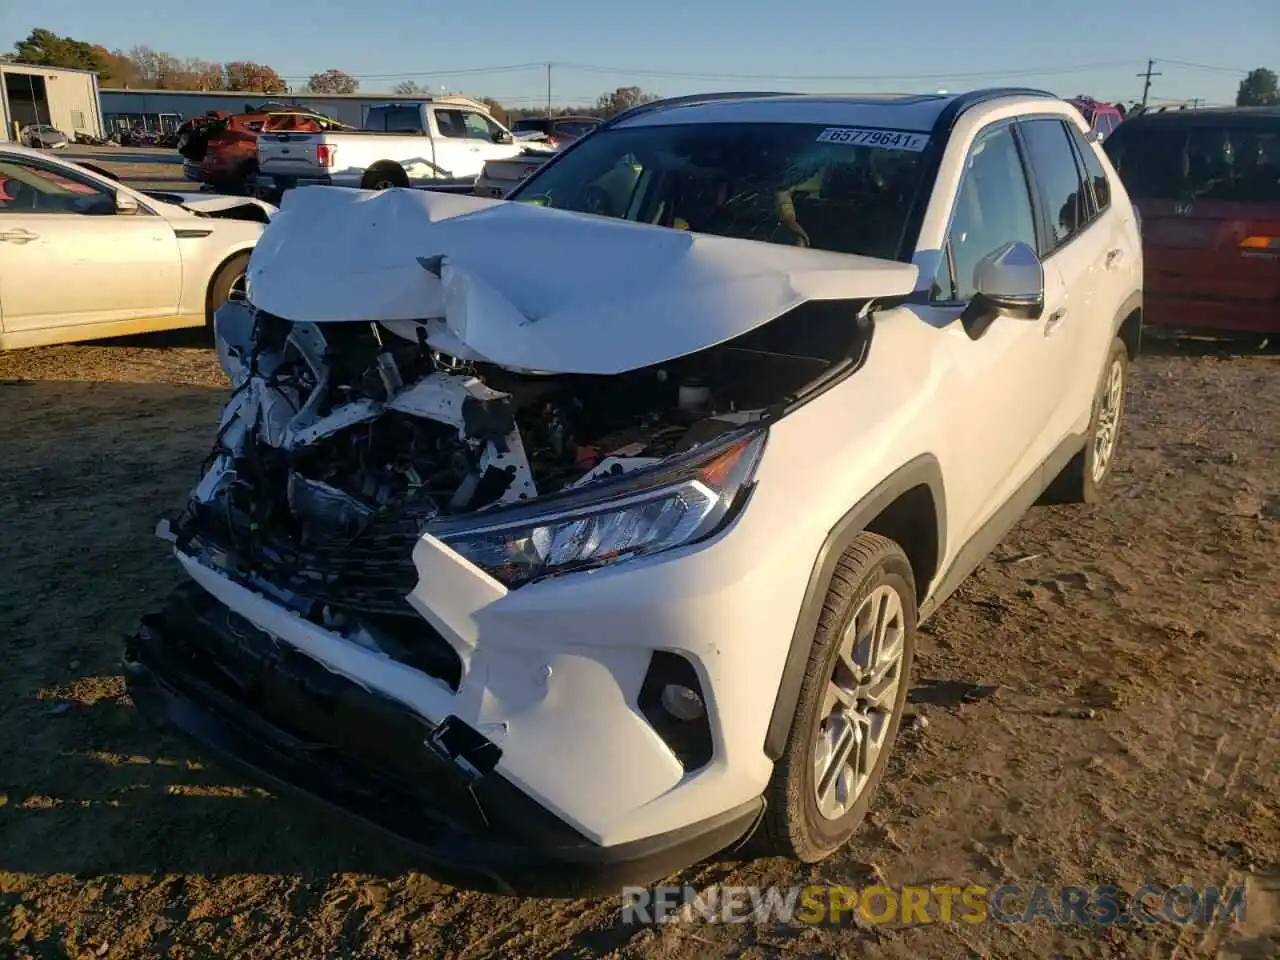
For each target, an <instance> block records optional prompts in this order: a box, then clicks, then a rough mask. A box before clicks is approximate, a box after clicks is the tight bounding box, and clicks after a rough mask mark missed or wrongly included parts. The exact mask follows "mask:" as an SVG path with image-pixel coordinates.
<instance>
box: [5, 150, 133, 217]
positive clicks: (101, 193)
mask: <svg viewBox="0 0 1280 960" xmlns="http://www.w3.org/2000/svg"><path fill="white" fill-rule="evenodd" d="M115 208H116V201H115V196H114V195H113V194H112V192H111V191H110V190H108V189H106V188H105V187H102V186H99V185H98V184H96V183H93V182H91V181H89V180H85V179H82V178H80V177H77V176H74V175H73V174H70V173H66V172H63V171H61V170H54V169H51V168H49V167H45V166H42V165H37V164H34V163H31V162H29V161H26V160H17V159H13V158H11V157H0V214H5V213H17V214H31V213H40V214H44V213H80V214H100V213H112V212H114V211H115Z"/></svg>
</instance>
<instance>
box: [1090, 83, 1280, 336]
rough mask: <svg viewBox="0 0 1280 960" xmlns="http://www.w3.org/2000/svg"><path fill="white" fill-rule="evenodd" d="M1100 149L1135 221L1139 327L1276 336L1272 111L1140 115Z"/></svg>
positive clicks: (1278, 144)
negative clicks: (1140, 281)
mask: <svg viewBox="0 0 1280 960" xmlns="http://www.w3.org/2000/svg"><path fill="white" fill-rule="evenodd" d="M1104 146H1105V149H1106V151H1107V154H1108V155H1109V156H1110V157H1111V161H1112V163H1114V164H1115V166H1116V169H1117V170H1118V171H1119V173H1120V177H1121V179H1122V180H1123V181H1124V184H1125V188H1126V189H1127V190H1128V191H1129V195H1130V197H1132V199H1133V201H1134V204H1135V205H1136V206H1137V208H1138V212H1139V213H1140V214H1141V216H1142V234H1143V236H1142V248H1143V257H1144V259H1145V261H1146V277H1145V288H1146V289H1145V292H1144V295H1143V298H1144V306H1145V309H1144V311H1143V321H1144V322H1145V323H1147V324H1153V325H1156V326H1163V327H1175V328H1179V329H1183V330H1220V331H1232V332H1255V333H1280V108H1278V107H1237V108H1230V109H1227V108H1224V109H1213V110H1178V111H1167V112H1164V113H1146V114H1143V115H1141V116H1138V117H1133V118H1131V119H1129V120H1126V121H1125V123H1124V125H1123V126H1121V127H1120V129H1119V130H1117V131H1116V134H1115V136H1114V137H1111V138H1110V139H1108V140H1107V141H1106V143H1105V145H1104Z"/></svg>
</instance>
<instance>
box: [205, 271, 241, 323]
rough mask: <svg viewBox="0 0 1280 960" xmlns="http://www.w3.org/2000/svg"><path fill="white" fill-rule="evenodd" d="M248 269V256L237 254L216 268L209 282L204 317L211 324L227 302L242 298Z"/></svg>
mask: <svg viewBox="0 0 1280 960" xmlns="http://www.w3.org/2000/svg"><path fill="white" fill-rule="evenodd" d="M248 269H249V254H248V253H237V254H236V255H235V256H234V257H232V258H231V259H230V260H228V261H227V262H226V263H224V264H223V265H222V266H220V267H219V268H218V272H217V273H215V274H214V275H213V279H212V280H211V281H210V282H209V294H208V297H207V298H206V299H207V304H206V308H205V311H206V316H207V319H208V321H209V323H211V324H212V323H213V315H214V314H215V313H217V312H218V308H219V307H221V306H222V305H223V304H224V303H226V302H227V301H228V300H231V299H235V298H237V297H243V296H244V280H245V273H246V271H247V270H248Z"/></svg>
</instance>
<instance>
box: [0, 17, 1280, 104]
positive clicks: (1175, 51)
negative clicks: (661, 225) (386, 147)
mask: <svg viewBox="0 0 1280 960" xmlns="http://www.w3.org/2000/svg"><path fill="white" fill-rule="evenodd" d="M0 6H3V7H4V8H6V9H4V10H0V47H4V48H6V49H7V48H9V47H10V46H11V45H12V44H13V42H14V41H16V40H18V39H21V38H22V37H25V36H26V35H27V33H29V32H30V30H31V29H32V28H33V27H37V26H39V27H45V28H47V29H50V30H53V31H55V32H56V33H59V34H63V35H70V36H73V37H76V38H77V39H83V40H87V41H90V42H96V43H101V44H103V45H104V46H107V47H111V48H126V49H127V48H129V47H132V46H134V45H145V46H150V47H152V48H154V49H157V50H163V51H165V52H168V53H172V54H174V55H177V56H195V57H200V58H202V59H206V60H218V61H226V60H255V61H258V62H261V63H266V64H269V65H270V66H272V67H274V68H275V69H276V70H277V71H278V72H279V73H280V74H281V75H282V76H284V77H285V78H286V80H288V81H289V82H290V83H291V84H294V85H298V86H300V85H301V84H303V83H305V82H306V77H307V76H308V75H309V74H311V73H315V72H318V71H321V70H324V69H327V68H329V67H337V68H338V69H341V70H346V71H347V72H348V73H351V74H354V75H356V76H357V77H358V78H359V79H360V84H361V89H362V90H367V91H371V92H382V91H386V90H389V89H390V88H391V87H392V86H394V85H395V84H396V83H397V82H399V81H400V80H403V79H413V80H416V81H418V82H419V83H426V84H429V85H430V86H432V87H433V88H446V89H448V90H450V91H463V92H467V93H471V94H475V95H479V96H493V97H496V98H497V99H499V100H501V101H503V102H504V103H508V104H510V105H530V104H534V103H538V102H541V101H542V100H543V99H544V98H545V96H546V84H547V77H546V67H545V66H543V65H541V64H543V63H545V62H546V61H552V62H554V63H555V64H556V65H555V67H554V68H553V70H552V75H551V79H552V94H553V99H554V100H555V101H556V102H557V103H572V102H584V101H586V100H589V99H594V97H595V96H596V94H598V93H600V92H601V91H604V90H610V89H613V88H614V87H618V86H624V85H631V84H634V85H637V86H640V87H643V88H644V89H646V90H649V91H652V92H654V93H658V94H662V95H676V94H681V93H691V92H698V91H706V90H726V89H779V90H799V91H813V92H821V91H836V90H844V91H859V90H908V91H916V90H938V89H946V90H959V89H966V88H971V87H976V86H991V85H1007V84H1017V85H1029V86H1037V87H1045V88H1048V89H1050V90H1053V91H1054V92H1056V93H1058V94H1060V95H1062V96H1072V95H1075V94H1077V93H1089V94H1092V95H1094V96H1097V97H1099V98H1101V99H1118V98H1123V99H1126V100H1128V99H1134V98H1137V97H1138V96H1139V95H1140V94H1141V92H1142V81H1141V80H1140V79H1138V78H1137V77H1136V76H1134V74H1136V73H1138V72H1139V71H1140V70H1142V69H1143V68H1145V66H1146V60H1147V58H1148V57H1154V58H1157V59H1158V60H1160V61H1162V62H1159V63H1158V64H1157V66H1156V69H1157V70H1159V71H1160V72H1161V73H1163V76H1161V77H1157V78H1155V80H1154V82H1153V86H1152V96H1153V98H1169V99H1189V98H1192V97H1198V98H1202V99H1204V100H1206V101H1208V102H1211V103H1212V102H1229V101H1232V100H1233V99H1234V96H1235V90H1236V86H1237V84H1238V83H1239V81H1240V78H1241V77H1242V76H1243V74H1244V73H1245V72H1246V71H1248V70H1249V69H1252V68H1253V67H1257V66H1268V67H1271V68H1272V69H1277V70H1280V0H1075V2H1072V3H1059V4H1055V5H1053V6H1048V5H1046V6H1044V7H1042V8H1040V9H1039V10H1037V11H1036V12H1035V13H1030V12H1028V11H1029V10H1030V9H1032V5H1031V4H1030V3H1027V2H1025V0H967V2H966V0H906V2H897V3H893V2H889V3H884V2H877V3H868V2H858V0H852V2H851V0H807V2H804V3H787V2H779V0H732V2H730V0H718V2H717V0H711V2H705V0H704V2H703V3H699V4H695V3H693V2H691V0H648V2H645V3H608V2H605V3H601V2H599V0H596V2H592V3H588V2H584V0H525V2H521V3H515V2H512V0H479V2H458V3H453V4H442V3H429V2H423V0H363V2H358V3H353V2H350V0H330V2H324V3H317V2H315V0H268V2H265V3H264V2H259V0H202V2H198V3H197V2H194V0H170V2H168V3H165V2H163V0H159V2H157V0H108V2H103V0H40V2H39V3H35V4H31V3H28V4H19V3H16V2H15V3H4V4H0ZM1179 61H1180V62H1179ZM521 65H525V66H521ZM499 67H501V68H509V69H501V70H496V69H492V68H499ZM517 68H518V69H517ZM731 74H732V75H736V76H730V75H731ZM748 75H754V76H748Z"/></svg>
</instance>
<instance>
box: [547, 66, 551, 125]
mask: <svg viewBox="0 0 1280 960" xmlns="http://www.w3.org/2000/svg"><path fill="white" fill-rule="evenodd" d="M547 119H548V120H550V119H551V64H550V63H548V64H547Z"/></svg>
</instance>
